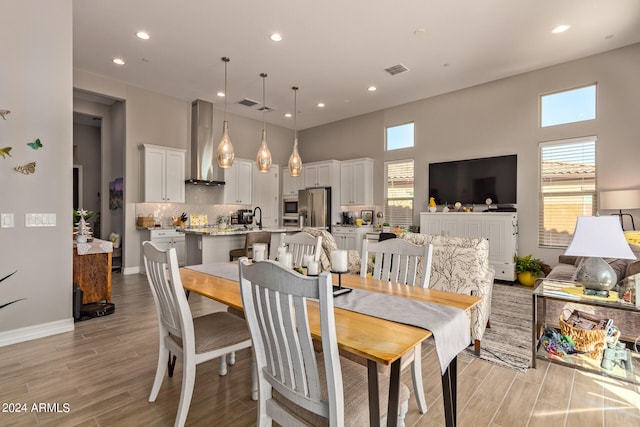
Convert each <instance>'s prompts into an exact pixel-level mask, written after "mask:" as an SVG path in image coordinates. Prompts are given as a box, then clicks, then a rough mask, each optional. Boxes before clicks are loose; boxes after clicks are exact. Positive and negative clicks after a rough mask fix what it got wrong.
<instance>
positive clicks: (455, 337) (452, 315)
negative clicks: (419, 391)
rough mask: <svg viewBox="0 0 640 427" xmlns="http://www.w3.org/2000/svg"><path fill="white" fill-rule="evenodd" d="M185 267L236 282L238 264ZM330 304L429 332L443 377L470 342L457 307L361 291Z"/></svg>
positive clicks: (465, 322)
mask: <svg viewBox="0 0 640 427" xmlns="http://www.w3.org/2000/svg"><path fill="white" fill-rule="evenodd" d="M186 268H189V269H191V270H194V271H198V272H201V273H205V274H209V275H212V276H217V277H222V278H223V279H228V280H233V281H235V282H237V281H238V279H239V272H238V265H237V264H230V263H228V262H215V263H210V264H199V265H190V266H187V267H186ZM333 304H334V306H335V307H338V308H342V309H344V310H349V311H354V312H357V313H361V314H366V315H368V316H373V317H377V318H379V319H384V320H390V321H392V322H396V323H403V324H405V325H411V326H416V327H419V328H422V329H427V330H429V331H431V333H432V334H433V338H434V340H435V342H436V353H437V354H438V360H439V362H440V370H441V372H442V373H443V374H444V371H445V370H446V369H447V366H449V363H450V362H451V361H452V360H453V358H454V357H456V356H457V355H458V353H460V352H461V351H463V350H464V349H465V348H467V347H468V346H469V343H470V342H471V332H470V330H471V329H470V325H469V318H468V317H467V315H466V313H465V312H464V310H461V309H459V308H455V307H448V306H445V305H441V304H435V303H429V302H425V301H418V300H414V299H410V298H404V297H399V296H395V295H387V294H382V293H379V292H371V291H366V290H363V289H353V290H352V292H350V293H348V294H343V295H340V296H337V297H335V298H334V300H333Z"/></svg>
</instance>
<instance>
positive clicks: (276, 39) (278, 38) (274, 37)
mask: <svg viewBox="0 0 640 427" xmlns="http://www.w3.org/2000/svg"><path fill="white" fill-rule="evenodd" d="M269 38H270V39H271V40H273V41H274V42H279V41H282V36H281V35H280V34H278V33H273V34H271V36H269Z"/></svg>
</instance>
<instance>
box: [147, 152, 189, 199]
mask: <svg viewBox="0 0 640 427" xmlns="http://www.w3.org/2000/svg"><path fill="white" fill-rule="evenodd" d="M185 151H186V150H181V149H178V148H171V147H161V146H158V145H150V144H143V145H142V164H143V176H142V190H143V191H142V193H143V196H142V197H143V201H144V202H154V203H184V192H185V190H184V178H185V175H184V168H185V165H184V159H185Z"/></svg>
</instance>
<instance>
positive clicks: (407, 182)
mask: <svg viewBox="0 0 640 427" xmlns="http://www.w3.org/2000/svg"><path fill="white" fill-rule="evenodd" d="M384 170H385V180H384V181H385V200H384V218H385V219H384V220H385V222H388V223H389V224H390V225H392V226H399V227H405V228H406V227H408V226H410V225H412V224H413V179H414V174H413V160H401V161H395V162H386V163H385V168H384Z"/></svg>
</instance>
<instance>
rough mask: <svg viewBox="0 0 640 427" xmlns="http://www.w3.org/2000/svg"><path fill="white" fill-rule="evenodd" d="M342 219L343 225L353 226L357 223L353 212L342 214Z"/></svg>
mask: <svg viewBox="0 0 640 427" xmlns="http://www.w3.org/2000/svg"><path fill="white" fill-rule="evenodd" d="M340 218H341V220H342V224H343V225H353V224H355V222H356V221H355V219H354V218H353V212H341V213H340Z"/></svg>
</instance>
